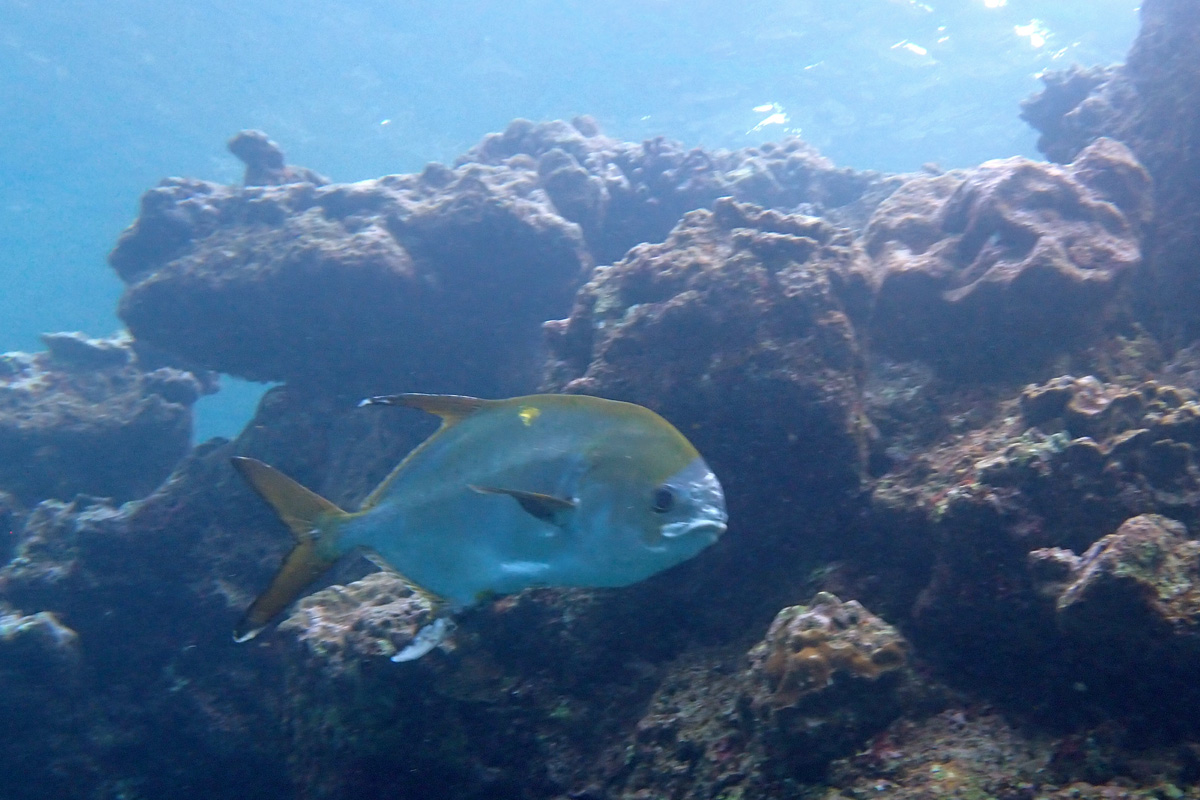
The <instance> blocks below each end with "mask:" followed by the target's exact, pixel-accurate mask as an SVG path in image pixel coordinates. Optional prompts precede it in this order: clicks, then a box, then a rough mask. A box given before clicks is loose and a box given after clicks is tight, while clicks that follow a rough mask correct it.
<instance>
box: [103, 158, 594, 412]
mask: <svg viewBox="0 0 1200 800" xmlns="http://www.w3.org/2000/svg"><path fill="white" fill-rule="evenodd" d="M111 262H112V264H113V266H114V268H115V269H116V270H117V271H118V273H119V274H120V275H121V276H122V278H124V279H125V281H126V283H127V284H128V288H127V290H126V293H125V295H124V297H123V299H122V301H121V315H122V317H123V318H124V319H125V321H126V322H127V323H128V325H129V327H130V330H131V331H132V332H133V333H134V335H135V336H136V337H137V338H138V339H139V340H145V341H146V342H148V343H150V344H153V345H155V346H156V347H159V348H161V349H163V350H166V351H168V352H172V353H175V354H177V355H178V356H181V357H183V358H184V359H186V360H187V361H188V362H189V363H197V364H200V365H203V366H205V367H207V368H211V369H215V370H219V371H221V372H227V373H231V374H234V375H239V376H242V377H245V378H249V379H252V380H262V381H288V382H294V383H296V384H298V385H308V386H319V387H323V388H324V389H325V390H326V391H334V392H337V393H343V394H359V395H362V394H371V393H382V392H387V391H397V390H404V389H408V390H420V391H427V392H436V391H457V392H468V393H474V394H484V395H502V394H506V393H511V392H512V390H513V389H515V388H527V387H528V386H529V385H530V383H531V382H532V380H533V378H532V374H531V369H532V364H533V363H534V361H535V359H534V354H535V352H536V349H537V344H538V339H539V335H538V325H539V324H540V323H541V322H542V321H543V320H545V319H547V318H549V317H552V316H556V315H557V314H561V310H562V309H563V308H565V307H566V306H567V304H568V302H569V298H570V296H571V293H572V292H574V290H575V288H576V287H577V286H578V284H579V282H580V281H581V280H582V278H583V276H584V268H585V267H586V266H588V265H589V264H590V262H589V259H588V257H587V255H586V253H585V252H584V250H583V248H582V240H581V238H580V235H579V230H578V228H577V227H576V226H575V225H573V224H571V223H569V222H567V221H565V220H563V219H562V218H561V217H560V216H558V215H557V214H556V213H554V211H553V209H552V207H551V206H550V203H549V201H548V200H547V199H546V198H545V195H544V194H543V193H542V192H541V191H540V190H538V189H537V188H536V185H535V181H534V179H533V174H532V173H531V172H529V171H516V170H510V169H507V168H502V167H486V166H481V165H469V166H465V167H461V168H459V169H457V170H449V169H446V168H445V167H436V166H431V167H430V169H428V170H426V171H425V173H423V174H422V175H420V176H391V177H386V178H380V179H378V180H373V181H364V182H362V183H357V184H336V185H331V186H314V185H312V184H311V183H289V184H285V185H282V186H246V187H242V188H238V187H225V186H217V185H214V184H207V183H201V182H196V181H181V180H171V181H166V182H164V184H163V185H162V186H160V187H159V188H158V189H154V190H151V191H150V192H148V193H147V194H146V196H145V197H144V198H143V201H142V215H141V217H140V218H139V220H138V221H137V222H136V223H135V224H134V225H133V226H132V227H131V228H130V229H129V230H128V231H126V232H125V233H124V234H123V235H122V237H121V240H120V242H119V243H118V244H117V247H116V249H115V250H114V251H113V253H112V256H111Z"/></svg>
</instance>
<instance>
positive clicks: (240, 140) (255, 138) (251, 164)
mask: <svg viewBox="0 0 1200 800" xmlns="http://www.w3.org/2000/svg"><path fill="white" fill-rule="evenodd" d="M227 146H228V147H229V152H231V153H233V154H234V155H235V156H237V157H238V158H239V159H240V160H241V162H242V163H243V164H245V165H246V175H245V177H243V178H242V184H243V185H245V186H281V185H282V184H285V183H311V184H313V185H315V186H324V185H325V184H327V183H329V179H328V178H326V177H324V176H322V175H318V174H317V173H315V172H313V171H312V170H311V169H308V168H307V167H294V166H290V165H288V164H285V163H284V159H283V150H282V149H280V147H279V145H277V144H275V142H273V141H271V139H270V138H269V137H268V136H267V135H266V134H265V133H263V132H262V131H251V130H246V131H239V132H238V133H237V135H236V136H234V137H233V138H232V139H230V140H229V143H228V145H227Z"/></svg>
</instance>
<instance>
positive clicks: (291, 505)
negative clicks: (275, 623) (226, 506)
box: [233, 456, 350, 642]
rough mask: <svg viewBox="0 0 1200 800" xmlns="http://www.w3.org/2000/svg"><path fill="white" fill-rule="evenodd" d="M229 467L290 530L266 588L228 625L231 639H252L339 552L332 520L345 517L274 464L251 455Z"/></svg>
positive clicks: (335, 558) (334, 558)
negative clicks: (292, 540) (289, 541)
mask: <svg viewBox="0 0 1200 800" xmlns="http://www.w3.org/2000/svg"><path fill="white" fill-rule="evenodd" d="M233 466H234V467H236V468H237V471H238V472H240V473H241V474H242V477H243V478H245V479H246V482H247V483H249V484H250V485H251V486H253V487H254V489H255V491H257V492H258V493H259V494H260V495H262V497H263V499H264V500H266V501H267V502H268V503H270V504H271V507H272V508H274V509H275V513H277V514H278V515H279V518H280V519H281V520H283V522H284V523H285V524H286V525H287V526H288V527H289V528H291V530H292V533H293V534H294V535H295V537H296V546H295V547H293V548H292V552H290V553H288V556H287V558H285V559H284V561H283V566H282V567H280V568H279V572H277V573H275V577H274V578H272V579H271V584H270V586H268V587H267V590H266V591H265V592H263V593H262V594H260V595H259V596H258V598H257V599H255V601H254V602H253V603H251V604H250V608H248V609H247V610H246V614H245V615H244V616H243V617H242V619H241V621H240V622H238V624H237V627H235V628H234V629H233V638H234V640H235V641H238V642H244V641H247V640H249V639H253V638H254V637H255V636H257V635H258V633H259V631H261V630H262V629H263V628H265V627H266V626H267V624H268V623H269V622H270V621H271V620H272V618H274V617H275V615H276V614H278V613H279V612H280V611H283V609H284V608H286V607H287V605H288V604H289V603H291V602H292V601H293V600H295V599H296V598H297V597H299V596H300V593H301V592H303V591H304V587H306V586H308V585H309V584H310V583H312V582H313V581H314V580H316V579H317V578H318V577H320V575H321V573H323V572H324V571H325V570H327V569H329V568H330V567H331V566H333V564H334V562H336V561H337V560H338V558H339V556H341V552H340V551H339V550H338V547H337V530H338V527H339V526H338V524H337V523H338V522H339V521H340V520H341V519H343V518H344V517H348V516H350V515H349V514H347V513H346V512H345V511H343V510H342V509H340V508H338V507H337V506H335V505H334V504H333V503H331V502H329V501H328V500H326V499H325V498H324V497H321V496H320V495H319V494H317V493H315V492H311V491H309V490H308V489H305V488H304V487H303V486H301V485H300V484H298V483H296V482H295V481H294V480H292V479H291V478H289V477H288V476H286V475H284V474H283V473H282V472H280V471H279V470H277V469H275V468H274V467H271V466H268V465H267V464H264V463H263V462H261V461H258V460H256V459H253V458H242V457H240V456H239V457H235V458H234V459H233Z"/></svg>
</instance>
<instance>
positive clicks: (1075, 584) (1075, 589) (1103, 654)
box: [1030, 514, 1200, 672]
mask: <svg viewBox="0 0 1200 800" xmlns="http://www.w3.org/2000/svg"><path fill="white" fill-rule="evenodd" d="M1030 558H1031V559H1032V560H1033V561H1034V562H1035V563H1037V562H1043V561H1047V560H1051V561H1057V562H1061V563H1063V564H1064V565H1065V569H1064V570H1063V571H1065V572H1066V574H1065V575H1062V576H1061V577H1060V578H1059V581H1058V585H1057V588H1056V591H1055V594H1056V595H1057V597H1056V599H1055V612H1056V616H1057V619H1058V622H1059V625H1060V626H1061V627H1062V629H1063V631H1064V632H1065V633H1066V634H1067V635H1068V636H1070V637H1071V638H1072V639H1074V640H1076V641H1077V642H1080V643H1081V644H1082V645H1083V646H1084V648H1085V649H1087V650H1088V651H1089V652H1090V653H1091V656H1092V657H1093V658H1095V659H1097V660H1099V661H1102V662H1103V663H1104V667H1105V669H1107V670H1112V671H1118V672H1127V671H1129V670H1131V669H1134V668H1137V667H1145V668H1151V669H1158V670H1162V669H1164V668H1169V667H1173V666H1176V667H1177V666H1179V665H1180V664H1181V663H1182V660H1183V659H1184V658H1192V657H1194V656H1195V655H1196V654H1200V635H1198V633H1197V631H1198V630H1200V542H1197V541H1195V540H1194V539H1190V538H1188V535H1187V529H1186V528H1185V527H1184V526H1183V525H1181V524H1180V523H1179V522H1176V521H1175V520H1171V519H1167V518H1166V517H1162V516H1159V515H1156V514H1143V515H1141V516H1137V517H1133V518H1132V519H1129V520H1127V521H1126V522H1125V523H1124V524H1123V525H1121V527H1120V528H1118V529H1117V531H1116V532H1115V533H1111V534H1109V535H1108V536H1105V537H1103V538H1101V539H1100V540H1099V541H1097V542H1096V543H1095V544H1094V545H1092V546H1091V547H1090V548H1089V549H1088V550H1087V552H1085V553H1084V554H1083V555H1081V556H1078V557H1076V558H1070V557H1068V556H1067V554H1064V553H1062V551H1058V550H1037V551H1034V552H1033V553H1031V554H1030Z"/></svg>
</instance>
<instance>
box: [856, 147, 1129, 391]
mask: <svg viewBox="0 0 1200 800" xmlns="http://www.w3.org/2000/svg"><path fill="white" fill-rule="evenodd" d="M1148 193H1149V179H1148V177H1147V176H1146V173H1145V171H1144V170H1142V168H1141V167H1140V166H1139V165H1138V164H1137V162H1136V161H1135V160H1134V159H1133V157H1132V155H1131V154H1130V152H1129V151H1128V150H1127V149H1126V148H1125V147H1123V146H1122V145H1120V144H1119V143H1117V142H1113V141H1109V140H1101V141H1098V142H1096V143H1095V144H1093V145H1092V146H1091V147H1089V148H1088V149H1087V150H1085V151H1084V152H1082V153H1080V155H1079V157H1078V158H1077V159H1076V160H1075V161H1074V162H1073V163H1072V164H1070V165H1068V166H1066V167H1060V166H1057V165H1053V164H1043V163H1036V162H1032V161H1028V160H1026V159H1023V158H1012V159H1006V160H1002V161H990V162H987V163H985V164H983V165H982V166H980V167H978V168H976V169H974V170H970V171H966V172H951V173H947V174H945V175H939V176H935V177H918V178H913V179H911V180H910V181H909V182H907V183H905V184H904V185H903V186H902V187H901V188H900V189H899V190H897V191H896V192H895V193H894V194H893V195H892V196H891V197H889V198H888V199H887V200H885V201H884V202H883V203H882V204H881V205H880V206H879V208H878V209H876V211H875V215H874V216H873V217H872V218H871V222H870V224H869V225H868V226H867V230H866V233H865V235H864V236H865V243H866V248H867V252H868V254H869V255H870V256H871V258H872V259H873V260H874V263H875V266H876V270H877V271H878V278H877V279H878V281H879V291H878V294H877V297H876V304H875V310H874V316H873V319H872V322H871V335H872V341H873V342H874V343H875V344H877V345H878V346H879V347H881V348H882V349H883V350H885V351H887V352H889V353H891V354H893V355H896V356H899V357H905V358H921V359H926V360H928V361H930V362H932V363H934V364H936V365H938V366H940V367H942V368H944V369H946V370H948V371H950V372H954V373H970V374H973V375H976V376H995V375H998V374H999V375H1003V374H1006V373H1012V372H1013V371H1019V370H1021V369H1023V368H1028V367H1029V366H1035V365H1038V364H1040V363H1041V362H1042V361H1044V360H1045V359H1046V358H1047V357H1048V356H1050V355H1052V354H1055V353H1059V352H1063V351H1064V350H1067V349H1069V348H1070V347H1071V346H1072V345H1073V344H1076V345H1077V344H1078V343H1080V342H1082V341H1086V340H1087V338H1088V337H1089V335H1090V334H1094V333H1095V332H1096V329H1097V327H1098V325H1099V323H1100V322H1101V321H1102V319H1103V309H1104V304H1105V302H1106V301H1107V300H1108V299H1109V298H1111V297H1112V296H1113V295H1114V293H1115V291H1116V289H1117V288H1118V287H1119V286H1120V283H1121V281H1122V280H1123V279H1125V278H1126V277H1127V276H1128V273H1130V272H1131V271H1132V269H1133V268H1134V267H1136V266H1137V265H1138V264H1139V262H1140V258H1141V250H1140V246H1139V232H1140V230H1141V227H1142V225H1143V224H1144V223H1145V222H1146V220H1147V218H1148Z"/></svg>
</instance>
